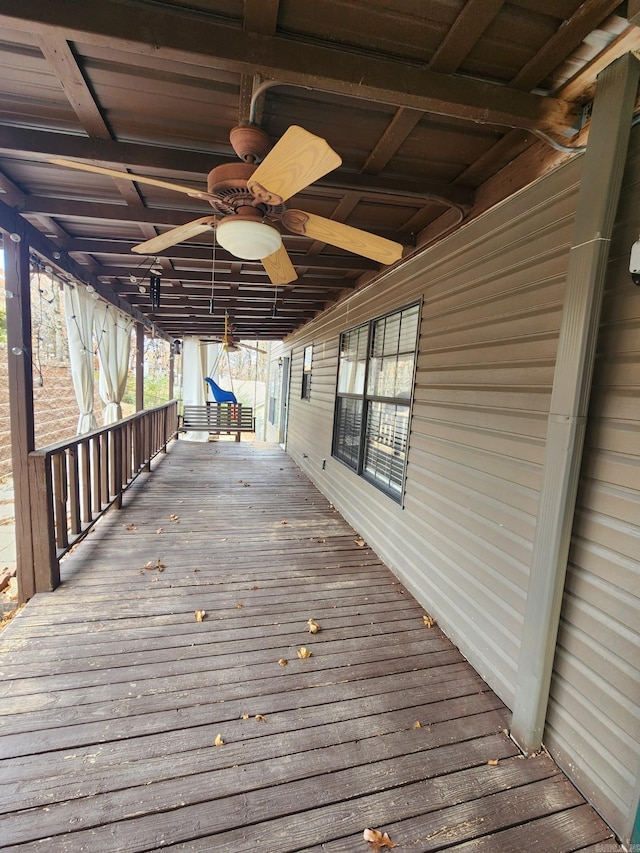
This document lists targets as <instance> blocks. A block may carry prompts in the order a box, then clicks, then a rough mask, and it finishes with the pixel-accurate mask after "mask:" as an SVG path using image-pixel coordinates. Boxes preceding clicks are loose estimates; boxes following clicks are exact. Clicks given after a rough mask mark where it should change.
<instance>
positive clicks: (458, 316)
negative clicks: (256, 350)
mask: <svg viewBox="0 0 640 853" xmlns="http://www.w3.org/2000/svg"><path fill="white" fill-rule="evenodd" d="M580 169H581V162H580V160H579V159H578V160H576V161H574V162H573V163H571V164H570V165H569V166H568V167H567V168H565V169H563V170H559V171H558V172H555V173H553V174H552V175H550V176H549V177H548V178H547V179H546V180H545V182H544V187H543V186H541V184H535V185H532V186H531V187H530V188H528V189H527V190H525V191H523V192H522V193H520V194H518V195H517V196H516V197H514V198H512V199H510V200H509V201H507V202H505V203H504V204H502V205H500V206H499V207H497V208H495V209H494V210H492V211H491V212H490V213H488V214H485V215H484V216H483V217H481V218H480V219H479V220H477V221H475V222H472V223H470V224H469V225H468V226H466V227H465V228H463V229H462V230H461V231H459V232H458V233H457V234H455V235H452V236H451V237H450V238H448V239H446V240H444V241H442V242H441V243H440V244H439V245H438V246H436V247H434V248H433V249H432V250H430V251H428V252H426V253H424V254H423V255H421V256H420V257H417V258H416V259H414V260H413V261H412V262H409V263H407V264H406V265H405V266H404V267H403V268H402V269H401V270H399V271H394V270H392V271H390V272H389V273H387V274H386V275H385V276H383V277H382V278H381V280H380V281H379V282H378V283H376V284H375V285H373V286H371V287H368V288H366V289H363V290H362V291H361V292H357V293H355V294H353V295H352V296H351V297H350V298H349V299H348V300H347V301H346V302H343V303H341V304H340V305H337V306H336V307H335V308H333V309H331V310H329V311H328V312H325V314H323V315H322V316H320V317H319V318H317V319H316V320H315V321H313V322H312V323H310V324H309V325H307V326H305V328H304V329H303V330H302V331H301V333H300V334H299V335H297V336H294V337H293V338H292V339H291V340H290V341H288V342H287V343H288V344H289V345H290V346H291V349H292V351H293V359H294V361H293V363H294V368H295V369H296V370H298V371H301V369H302V353H303V350H304V347H305V346H306V345H307V344H309V343H313V346H314V361H313V375H312V384H311V399H310V401H301V400H300V399H299V390H298V389H297V385H298V384H299V381H300V382H301V377H300V379H299V380H298V378H297V375H296V378H295V379H294V390H295V393H294V394H293V395H292V399H291V407H290V412H289V443H288V450H289V451H290V452H291V453H292V455H293V456H294V457H295V459H296V460H297V461H298V462H299V464H300V465H301V466H302V467H303V468H304V469H305V470H306V471H307V472H308V473H309V475H310V476H311V477H312V479H313V480H314V481H315V482H316V483H317V484H318V485H319V486H320V488H321V489H322V490H323V492H324V493H325V494H326V495H327V497H328V499H329V500H330V501H332V502H333V503H334V504H335V506H336V507H337V508H339V509H340V511H341V512H342V513H343V514H344V515H345V517H346V518H347V519H348V520H349V521H350V522H351V523H352V524H353V525H354V527H355V528H356V529H357V530H358V531H359V532H360V533H361V534H362V535H363V536H364V537H365V539H366V540H367V541H368V542H369V543H370V544H371V546H372V547H373V548H374V549H375V550H376V551H377V552H378V553H379V554H380V555H381V556H382V557H383V559H385V560H386V561H387V562H388V563H389V564H390V565H391V566H392V567H393V568H394V569H395V571H396V572H397V574H398V576H399V577H400V578H401V579H402V580H403V581H404V583H405V584H407V586H408V587H409V588H410V589H411V590H412V592H414V593H415V594H416V596H417V597H418V599H419V600H420V601H421V602H422V603H423V604H424V606H425V609H427V610H428V611H429V612H431V613H432V614H433V615H434V616H435V617H436V618H437V619H438V621H439V622H440V624H441V625H442V627H443V628H444V630H445V631H446V632H447V633H448V634H449V636H450V637H451V638H452V639H453V640H454V642H456V643H457V644H458V645H459V647H460V649H461V651H462V652H463V653H464V654H465V655H466V656H467V657H468V658H469V660H470V661H471V662H472V663H473V664H474V666H475V667H476V669H478V671H479V672H480V673H481V674H482V675H483V676H484V677H485V678H486V679H487V680H488V681H489V683H490V684H491V685H492V687H494V689H495V690H496V691H497V692H498V693H499V695H500V696H501V697H502V698H503V699H504V700H505V702H507V704H510V703H511V702H512V700H513V690H514V682H515V673H516V667H517V660H518V652H519V646H520V636H521V632H522V620H523V612H524V600H525V594H526V587H527V582H528V570H529V562H530V556H531V545H532V539H533V531H534V525H535V517H536V512H537V505H538V490H539V488H540V480H541V466H542V461H543V453H544V441H545V435H546V420H547V414H548V407H549V401H550V392H551V384H552V380H553V369H554V363H555V354H556V344H557V337H558V331H559V324H560V315H561V308H562V299H563V293H564V277H565V272H566V267H567V254H568V247H569V243H570V238H571V229H572V224H573V214H574V208H575V202H576V191H577V182H578V180H579V175H580ZM419 299H422V300H423V308H422V324H421V333H420V340H419V346H418V358H417V368H416V385H415V392H414V393H415V396H414V405H413V416H412V422H411V433H410V438H409V454H408V465H407V480H406V487H405V495H404V505H403V506H398V505H397V504H395V503H394V501H393V500H391V499H390V498H388V497H386V496H385V495H384V494H383V493H381V492H380V491H378V490H377V489H376V488H375V487H373V486H372V485H370V484H369V483H367V482H366V481H364V480H363V479H362V478H361V477H358V476H357V475H356V474H355V473H354V472H353V471H351V470H349V469H348V468H346V466H344V465H342V464H341V463H340V462H339V461H337V460H335V459H332V458H331V437H332V425H333V409H334V400H335V385H336V373H337V347H338V339H339V335H340V332H343V331H345V330H347V329H350V328H353V327H354V326H356V325H358V324H359V323H362V322H365V321H367V320H370V319H372V318H374V317H377V316H380V315H382V314H385V313H387V312H389V311H391V310H395V309H397V308H401V307H403V306H406V305H408V304H410V303H411V302H414V301H416V300H419ZM296 365H297V367H296ZM322 460H326V467H325V469H323V468H322Z"/></svg>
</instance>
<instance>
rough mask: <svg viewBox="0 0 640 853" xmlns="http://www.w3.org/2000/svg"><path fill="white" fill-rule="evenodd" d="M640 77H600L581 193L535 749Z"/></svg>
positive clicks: (530, 675)
mask: <svg viewBox="0 0 640 853" xmlns="http://www.w3.org/2000/svg"><path fill="white" fill-rule="evenodd" d="M639 77H640V63H639V62H638V60H637V59H636V58H635V57H634V56H633V55H631V54H627V55H626V56H622V57H620V59H617V60H616V61H615V62H613V63H612V64H611V65H610V66H609V67H608V68H606V69H605V70H604V71H603V72H602V73H601V74H600V76H599V77H598V84H597V88H596V97H595V102H594V109H593V118H592V121H591V130H590V132H589V142H588V145H587V153H586V155H585V162H584V171H583V174H582V182H581V185H580V192H579V195H578V205H577V211H576V221H575V226H574V234H573V243H572V247H571V251H570V255H569V266H568V269H567V286H566V292H565V298H564V305H563V312H562V322H561V327H560V338H559V341H558V354H557V356H556V367H555V374H554V378H553V390H552V393H551V407H550V413H549V419H548V424H547V438H546V446H545V457H544V465H543V472H542V487H541V490H540V502H539V506H538V516H537V523H536V532H535V538H534V542H533V553H532V557H531V571H530V577H529V589H528V592H527V602H526V607H525V615H524V626H523V632H522V645H521V648H520V658H519V661H518V674H517V679H516V692H515V703H514V711H513V719H512V723H511V732H512V735H513V737H514V739H515V740H516V741H517V743H518V744H520V746H521V747H522V748H523V749H524V750H525V752H528V753H531V752H536V751H537V750H538V749H539V748H540V745H541V743H542V737H543V732H544V726H545V721H546V716H547V706H548V702H549V692H550V687H551V678H552V673H553V660H554V657H555V651H556V642H557V636H558V628H559V624H560V612H561V608H562V601H563V596H564V583H565V576H566V570H567V560H568V557H569V546H570V544H571V532H572V528H573V518H574V512H575V504H576V496H577V491H578V480H579V476H580V467H581V463H582V448H583V445H584V435H585V430H586V424H587V413H588V407H589V396H590V393H591V379H592V376H593V367H594V362H595V356H596V344H597V338H598V327H599V323H600V312H601V308H602V299H603V293H604V283H605V277H606V272H607V262H608V259H609V246H610V242H611V232H612V230H613V223H614V220H615V214H616V210H617V207H618V200H619V197H620V187H621V185H622V175H623V171H624V168H625V164H626V160H627V149H628V144H629V134H630V130H631V117H632V114H633V109H634V104H635V100H636V93H637V90H638V79H639ZM629 286H630V287H631V284H630V285H629Z"/></svg>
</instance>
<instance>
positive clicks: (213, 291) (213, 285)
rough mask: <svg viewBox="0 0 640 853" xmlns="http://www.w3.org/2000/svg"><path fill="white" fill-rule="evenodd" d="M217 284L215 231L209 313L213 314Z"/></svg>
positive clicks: (214, 235)
mask: <svg viewBox="0 0 640 853" xmlns="http://www.w3.org/2000/svg"><path fill="white" fill-rule="evenodd" d="M215 286H216V232H215V231H214V232H213V253H212V258H211V299H210V300H209V314H213V311H214V308H215Z"/></svg>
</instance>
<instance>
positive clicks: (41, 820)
mask: <svg viewBox="0 0 640 853" xmlns="http://www.w3.org/2000/svg"><path fill="white" fill-rule="evenodd" d="M63 568H64V570H63V577H64V583H63V585H62V586H61V587H60V588H59V589H58V590H57V591H56V592H55V593H51V594H41V595H38V596H36V597H35V599H34V600H32V601H31V602H30V603H29V604H28V605H27V607H26V608H25V609H24V610H23V611H22V612H21V613H20V614H19V615H18V617H16V619H15V620H14V621H13V623H11V624H10V625H9V627H8V628H7V629H6V630H5V631H4V632H3V633H2V634H1V635H0V652H1V653H2V662H1V665H0V671H1V673H2V688H1V692H0V695H1V698H0V714H1V716H0V758H1V760H0V807H1V808H0V810H1V812H2V814H1V817H0V849H2V850H7V849H9V850H18V851H21V853H22V851H35V850H38V851H46V853H55V851H72V853H76V851H97V853H108V851H125V853H134V851H150V850H159V849H162V850H166V849H169V850H183V851H187V850H188V851H196V850H197V851H216V853H242V851H247V853H248V851H251V853H254V851H261V853H286V851H308V852H309V853H310V851H314V853H316V851H325V853H352V852H353V853H357V851H363V853H366V851H367V850H369V849H370V848H369V846H368V844H367V843H366V842H365V841H364V840H363V837H362V833H363V830H364V829H365V828H367V827H373V828H378V829H381V830H383V831H386V832H388V833H389V836H390V838H391V839H392V841H393V842H395V843H396V844H397V850H398V851H412V853H417V851H437V850H448V851H456V853H507V851H514V853H515V851H518V853H527V851H544V853H568V851H578V850H582V851H587V850H589V851H594V853H595V851H602V853H605V851H614V850H620V849H621V848H620V847H619V846H618V845H617V844H615V843H614V842H613V840H612V838H611V832H610V830H609V829H608V828H607V827H606V826H605V824H604V823H603V822H602V821H601V820H600V818H599V817H598V816H597V815H596V814H595V813H594V812H593V811H592V810H591V809H590V807H589V806H587V805H585V803H584V800H583V798H582V797H581V796H580V794H579V793H578V792H577V791H576V790H575V788H574V787H573V786H572V785H571V784H570V782H569V781H568V780H567V779H566V778H565V777H564V776H563V775H562V773H560V772H559V770H558V768H557V767H556V766H555V765H554V763H553V762H552V761H551V760H550V759H549V758H548V757H547V756H545V755H540V756H537V757H535V758H531V759H524V758H522V757H521V756H520V755H519V754H518V750H517V749H516V747H515V746H514V744H513V743H512V742H511V740H510V739H509V738H508V737H507V736H506V735H505V734H504V732H503V731H502V730H503V729H504V728H505V727H506V726H507V725H508V721H509V714H508V712H507V710H506V709H505V708H504V706H503V705H502V703H501V702H500V700H499V699H498V698H497V697H496V696H495V695H494V694H493V693H492V691H491V690H489V688H488V687H487V685H486V684H485V683H484V682H483V681H482V680H481V679H480V678H479V676H478V675H477V674H476V673H475V672H474V671H473V669H472V668H471V667H470V666H469V665H468V664H467V663H466V662H465V660H464V659H463V658H462V656H461V655H460V653H459V652H458V651H457V649H456V648H455V647H454V646H453V645H452V644H451V643H450V642H449V641H448V640H447V639H446V638H445V637H444V636H443V634H442V632H441V631H440V629H439V628H438V627H431V628H429V627H427V626H426V625H425V623H424V620H423V616H424V613H425V611H424V609H423V608H422V607H420V606H419V605H418V604H417V603H416V602H415V601H414V600H413V599H412V598H411V596H410V595H409V594H408V593H407V592H406V591H405V590H404V589H403V588H402V586H401V585H400V584H399V583H398V582H397V581H396V579H395V578H394V576H393V575H392V574H391V572H390V571H389V570H388V569H387V568H386V567H385V566H384V564H383V563H382V562H381V561H380V560H379V559H378V558H377V557H376V555H375V554H374V553H373V552H372V551H371V550H370V549H369V548H368V547H367V546H366V545H363V544H361V540H360V541H359V540H358V537H357V536H356V534H355V532H354V531H353V530H352V529H351V528H350V527H349V526H348V525H347V524H346V523H345V521H344V520H343V519H342V518H341V517H340V515H339V514H338V513H337V512H336V511H335V510H334V509H333V507H332V506H331V505H330V504H328V503H327V501H326V499H325V498H323V497H322V495H321V494H320V493H319V492H318V491H317V490H316V489H315V488H314V487H313V486H312V485H311V484H310V483H309V481H308V480H307V479H306V477H305V476H304V475H303V474H302V473H301V472H300V471H299V470H298V469H297V468H296V467H295V466H294V464H293V463H292V462H291V460H290V458H289V457H288V456H287V455H286V454H284V452H282V451H281V450H280V449H279V448H274V447H270V446H265V445H257V444H251V443H241V444H236V443H235V442H213V443H210V444H190V443H187V442H183V441H180V442H174V443H173V445H172V446H171V447H170V449H169V453H168V454H167V456H166V457H161V459H160V461H159V462H158V463H157V464H156V465H154V472H153V473H152V474H151V475H142V477H141V478H140V479H139V480H138V481H137V483H136V484H135V485H134V487H132V489H131V490H130V491H129V493H128V495H127V497H126V499H125V506H124V508H123V509H122V510H121V511H120V512H118V511H112V512H110V513H108V514H107V516H106V517H105V518H104V519H103V520H102V521H101V523H99V524H98V526H97V528H96V529H95V531H94V532H92V533H91V534H90V535H89V536H88V537H87V539H86V540H85V541H84V542H83V543H81V545H79V546H78V547H77V548H76V550H75V552H74V553H73V554H71V555H70V557H69V558H68V559H67V560H66V561H65V562H64V564H63ZM196 611H205V616H204V618H203V621H201V622H199V621H196V618H195V612H196ZM310 618H311V619H315V620H316V621H317V623H318V624H319V625H320V628H321V630H320V632H319V633H317V634H310V633H309V632H308V625H307V621H308V620H309V619H310ZM302 646H305V647H306V648H307V649H308V650H310V651H311V657H309V658H307V659H300V658H298V656H297V652H298V650H299V649H300V648H301V647H302ZM283 660H286V661H288V663H287V665H286V666H283V665H281V662H282V661H283ZM216 740H217V741H218V742H219V743H220V741H223V743H220V745H218V746H216V745H215V744H216ZM495 762H497V763H495ZM382 849H383V851H384V850H386V849H388V848H382Z"/></svg>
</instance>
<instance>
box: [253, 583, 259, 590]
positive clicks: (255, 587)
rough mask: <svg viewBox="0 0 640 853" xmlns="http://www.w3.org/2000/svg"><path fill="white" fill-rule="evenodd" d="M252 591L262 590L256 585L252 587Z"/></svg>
mask: <svg viewBox="0 0 640 853" xmlns="http://www.w3.org/2000/svg"><path fill="white" fill-rule="evenodd" d="M251 589H253V590H256V589H260V587H259V586H258V585H257V584H255V583H254V585H253V586H252V587H251Z"/></svg>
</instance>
